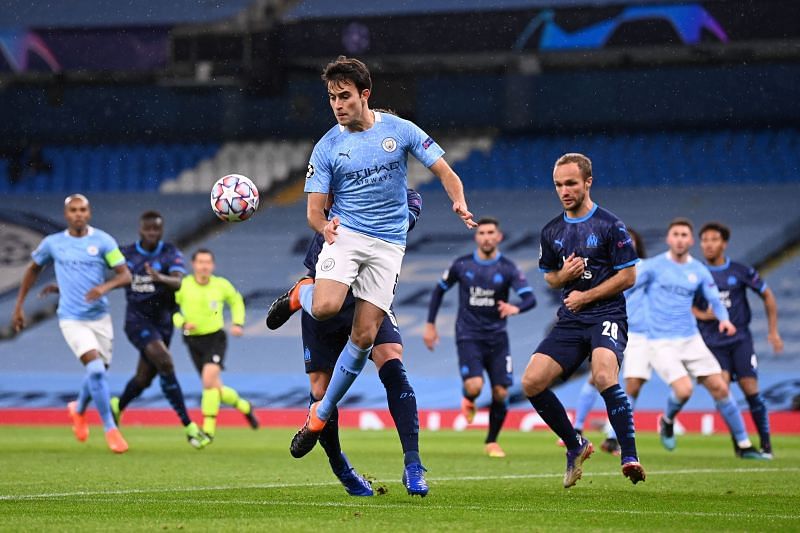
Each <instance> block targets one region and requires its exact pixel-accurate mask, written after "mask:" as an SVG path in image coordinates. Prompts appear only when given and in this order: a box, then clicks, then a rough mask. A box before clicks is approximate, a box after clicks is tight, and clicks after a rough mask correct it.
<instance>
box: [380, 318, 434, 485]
mask: <svg viewBox="0 0 800 533" xmlns="http://www.w3.org/2000/svg"><path fill="white" fill-rule="evenodd" d="M386 341H388V342H386ZM375 342H376V344H375V348H374V349H373V350H372V360H373V361H374V362H375V367H376V368H377V369H378V377H379V378H380V380H381V382H382V383H383V386H384V388H385V389H386V401H387V403H388V405H389V412H390V413H391V415H392V419H393V420H394V424H395V427H397V435H398V437H400V445H401V447H402V449H403V476H402V482H403V485H405V487H406V491H407V492H408V494H410V495H412V496H423V497H424V496H426V495H427V494H428V482H427V481H426V480H425V472H426V469H425V467H424V466H422V459H421V458H420V455H419V414H418V411H417V397H416V394H415V393H414V389H413V388H412V387H411V383H409V381H408V375H407V374H406V369H405V367H404V366H403V359H402V357H403V345H402V339H401V338H400V333H399V332H398V331H397V330H396V329H394V328H393V324H392V323H391V319H390V318H389V317H388V316H387V318H386V320H384V322H383V324H381V329H380V330H379V332H378V336H377V337H376V340H375Z"/></svg>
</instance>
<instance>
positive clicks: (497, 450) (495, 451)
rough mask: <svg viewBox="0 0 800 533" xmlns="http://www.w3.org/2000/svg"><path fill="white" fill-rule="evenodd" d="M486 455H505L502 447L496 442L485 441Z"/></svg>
mask: <svg viewBox="0 0 800 533" xmlns="http://www.w3.org/2000/svg"><path fill="white" fill-rule="evenodd" d="M486 455H488V456H489V457H499V458H503V457H505V456H506V452H504V451H503V448H501V447H500V445H499V444H497V443H496V442H488V443H486Z"/></svg>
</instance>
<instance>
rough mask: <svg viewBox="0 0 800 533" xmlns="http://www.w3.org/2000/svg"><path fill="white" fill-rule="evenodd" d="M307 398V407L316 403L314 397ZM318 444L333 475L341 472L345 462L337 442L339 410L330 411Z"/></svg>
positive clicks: (339, 444) (340, 446) (340, 445)
mask: <svg viewBox="0 0 800 533" xmlns="http://www.w3.org/2000/svg"><path fill="white" fill-rule="evenodd" d="M309 396H310V397H311V400H310V401H309V405H311V404H312V403H314V402H316V401H317V399H316V398H314V396H312V395H309ZM319 444H320V446H322V449H323V450H325V455H327V456H328V463H329V464H330V465H331V470H333V473H334V474H337V473H339V472H341V471H342V469H343V468H344V467H345V462H344V459H343V458H342V444H341V442H339V409H337V408H334V409H333V411H331V414H330V417H328V421H327V422H326V423H325V427H324V428H322V432H321V433H320V434H319Z"/></svg>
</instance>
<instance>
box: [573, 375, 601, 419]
mask: <svg viewBox="0 0 800 533" xmlns="http://www.w3.org/2000/svg"><path fill="white" fill-rule="evenodd" d="M596 399H597V389H596V388H595V386H594V385H592V384H591V383H589V381H588V380H587V381H584V382H583V386H582V387H581V392H580V393H579V394H578V405H577V407H576V408H575V429H578V430H581V431H583V424H584V422H586V417H587V416H588V415H589V411H591V410H592V407H594V401H595V400H596Z"/></svg>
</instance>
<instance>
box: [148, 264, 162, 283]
mask: <svg viewBox="0 0 800 533" xmlns="http://www.w3.org/2000/svg"><path fill="white" fill-rule="evenodd" d="M144 271H145V272H147V275H148V276H150V279H152V280H153V281H154V282H156V283H161V272H159V271H158V270H155V269H154V268H153V267H151V266H150V263H145V264H144Z"/></svg>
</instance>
